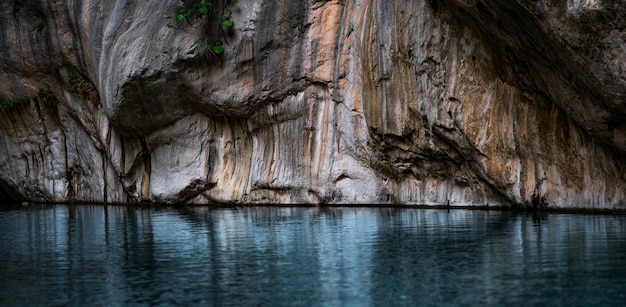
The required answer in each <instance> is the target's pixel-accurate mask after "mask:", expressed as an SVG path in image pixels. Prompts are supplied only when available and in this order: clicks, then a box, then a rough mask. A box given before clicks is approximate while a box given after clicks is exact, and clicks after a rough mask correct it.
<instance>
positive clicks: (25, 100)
mask: <svg viewBox="0 0 626 307" xmlns="http://www.w3.org/2000/svg"><path fill="white" fill-rule="evenodd" d="M29 103H30V98H29V97H21V98H15V99H11V100H5V101H3V102H2V104H0V106H1V107H2V109H5V110H12V109H14V108H16V107H18V106H21V105H27V104H29Z"/></svg>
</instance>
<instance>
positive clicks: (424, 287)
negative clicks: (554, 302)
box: [371, 211, 626, 305]
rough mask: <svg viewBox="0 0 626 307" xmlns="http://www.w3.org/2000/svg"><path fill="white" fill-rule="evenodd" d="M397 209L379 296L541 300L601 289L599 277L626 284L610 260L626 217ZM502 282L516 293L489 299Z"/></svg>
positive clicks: (375, 262)
mask: <svg viewBox="0 0 626 307" xmlns="http://www.w3.org/2000/svg"><path fill="white" fill-rule="evenodd" d="M455 213H456V214H455ZM393 216H394V218H393V219H386V220H384V221H383V222H382V223H381V224H380V227H379V231H378V233H377V238H376V239H375V242H376V244H375V245H374V247H373V256H372V270H373V271H374V272H388V273H386V274H384V276H385V277H386V278H381V279H375V280H374V281H373V287H372V289H371V292H372V295H373V296H374V301H386V300H387V301H389V300H394V299H395V300H398V299H400V298H401V299H402V300H404V303H410V304H419V305H425V304H426V305H427V304H437V303H438V304H441V302H445V303H449V304H454V305H457V304H464V305H476V304H494V303H495V304H502V303H515V302H525V304H527V305H535V304H538V305H541V304H545V302H546V297H554V296H555V295H556V293H557V292H559V291H566V292H568V293H571V294H573V296H572V297H571V298H570V299H569V300H565V301H562V302H561V303H565V304H566V305H569V304H579V303H580V302H579V301H576V298H579V297H581V296H584V295H585V294H586V295H591V294H593V293H594V292H595V291H599V290H600V289H601V287H598V288H597V289H590V288H589V287H588V285H589V283H588V280H589V279H590V277H591V276H596V278H600V279H602V280H605V281H608V280H612V281H611V282H608V283H609V284H611V283H616V284H624V282H623V281H622V280H621V277H620V276H624V273H626V269H624V268H623V267H620V268H617V270H618V271H619V272H616V271H611V270H612V269H607V268H606V266H605V265H606V262H605V261H606V260H607V259H613V261H614V260H615V259H618V258H620V257H621V256H620V255H623V253H624V252H626V242H624V239H623V237H622V236H621V235H620V234H622V233H624V230H626V224H625V223H624V220H623V219H622V218H614V217H610V216H573V215H558V214H545V213H544V214H541V213H535V214H524V213H515V212H482V211H463V212H451V213H446V212H443V211H402V212H400V213H395V214H394V215H393ZM616 234H617V235H616ZM611 236H613V238H611ZM612 239H615V241H613V240H612ZM390 258H393V259H394V261H388V259H390ZM609 261H611V260H609ZM390 285H391V286H390ZM494 287H497V288H499V291H501V292H503V293H509V294H510V295H508V296H507V297H503V300H501V301H492V300H489V297H490V296H491V295H492V294H493V293H492V292H493V290H492V289H494ZM468 288H471V289H472V291H470V292H468V291H467V289H468ZM577 292H579V293H577ZM407 294H408V296H407ZM401 296H402V297H401ZM556 296H564V295H563V294H561V295H556ZM565 297H567V295H565Z"/></svg>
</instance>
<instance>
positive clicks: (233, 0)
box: [230, 0, 238, 3]
mask: <svg viewBox="0 0 626 307" xmlns="http://www.w3.org/2000/svg"><path fill="white" fill-rule="evenodd" d="M230 2H232V3H237V2H238V1H237V0H230Z"/></svg>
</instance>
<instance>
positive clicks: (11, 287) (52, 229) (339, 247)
mask: <svg viewBox="0 0 626 307" xmlns="http://www.w3.org/2000/svg"><path fill="white" fill-rule="evenodd" d="M624 255H626V217H622V216H584V215H562V214H550V215H542V216H532V215H525V214H520V213H512V212H493V211H469V210H458V211H450V212H447V211H443V210H418V209H393V208H279V207H244V208H237V209H215V208H206V207H201V208H186V209H161V210H156V209H137V208H129V207H122V206H91V205H85V206H40V207H30V208H19V209H14V210H4V211H0V298H1V300H0V305H7V306H8V305H11V306H17V305H19V306H25V305H68V304H69V305H94V304H95V305H128V304H148V305H155V304H175V305H188V304H193V305H215V306H229V305H246V306H248V305H272V306H274V305H295V306H312V305H313V306H314V305H341V306H344V305H359V306H364V305H365V306H367V305H407V306H408V305H410V306H415V305H442V304H450V305H485V304H491V305H503V304H507V303H510V304H516V305H520V304H523V305H542V306H543V305H546V304H549V305H589V304H618V303H623V302H624V301H626V295H625V292H624V290H626V257H624Z"/></svg>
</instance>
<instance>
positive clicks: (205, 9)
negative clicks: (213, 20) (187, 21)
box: [198, 6, 209, 14]
mask: <svg viewBox="0 0 626 307" xmlns="http://www.w3.org/2000/svg"><path fill="white" fill-rule="evenodd" d="M208 11H209V9H208V8H207V7H206V6H203V7H201V8H199V9H198V14H206V13H207V12H208Z"/></svg>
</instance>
